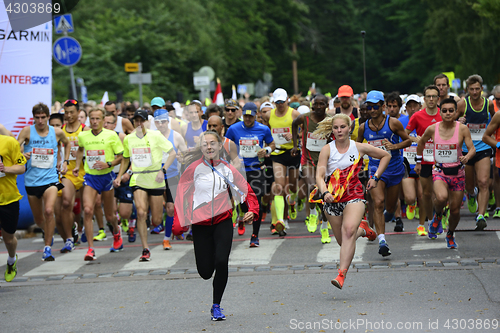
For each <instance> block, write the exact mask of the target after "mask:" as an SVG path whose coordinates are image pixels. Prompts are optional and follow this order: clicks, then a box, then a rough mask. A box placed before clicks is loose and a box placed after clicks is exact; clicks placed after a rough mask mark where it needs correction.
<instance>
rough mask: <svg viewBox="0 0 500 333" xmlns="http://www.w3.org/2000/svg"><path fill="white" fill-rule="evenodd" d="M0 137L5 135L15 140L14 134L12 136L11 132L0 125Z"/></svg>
mask: <svg viewBox="0 0 500 333" xmlns="http://www.w3.org/2000/svg"><path fill="white" fill-rule="evenodd" d="M0 135H6V136H11V137H13V138H15V136H14V134H12V132H11V131H9V130H8V129H6V128H5V126H4V125H2V124H0Z"/></svg>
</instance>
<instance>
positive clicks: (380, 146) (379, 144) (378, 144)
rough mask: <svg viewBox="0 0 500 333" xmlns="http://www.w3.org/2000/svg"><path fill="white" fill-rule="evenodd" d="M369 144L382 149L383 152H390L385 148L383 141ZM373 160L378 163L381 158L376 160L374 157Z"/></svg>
mask: <svg viewBox="0 0 500 333" xmlns="http://www.w3.org/2000/svg"><path fill="white" fill-rule="evenodd" d="M368 143H369V144H370V145H371V146H373V147H375V148H379V149H382V150H385V151H388V150H387V148H385V146H384V144H383V140H373V141H368ZM372 160H375V161H378V160H380V159H379V158H375V157H372Z"/></svg>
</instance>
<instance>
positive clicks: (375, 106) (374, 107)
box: [366, 105, 380, 111]
mask: <svg viewBox="0 0 500 333" xmlns="http://www.w3.org/2000/svg"><path fill="white" fill-rule="evenodd" d="M366 109H367V110H368V111H371V110H372V109H373V110H378V109H380V105H367V106H366Z"/></svg>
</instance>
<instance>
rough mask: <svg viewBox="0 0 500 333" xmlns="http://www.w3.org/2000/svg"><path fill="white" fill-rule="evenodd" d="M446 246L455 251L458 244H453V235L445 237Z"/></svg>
mask: <svg viewBox="0 0 500 333" xmlns="http://www.w3.org/2000/svg"><path fill="white" fill-rule="evenodd" d="M446 246H447V247H448V248H449V249H456V248H457V247H458V244H457V243H456V242H455V237H454V236H453V235H446Z"/></svg>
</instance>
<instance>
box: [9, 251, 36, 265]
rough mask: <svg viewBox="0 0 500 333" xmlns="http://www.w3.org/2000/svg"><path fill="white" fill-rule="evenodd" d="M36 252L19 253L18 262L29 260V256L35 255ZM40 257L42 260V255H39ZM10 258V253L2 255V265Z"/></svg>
mask: <svg viewBox="0 0 500 333" xmlns="http://www.w3.org/2000/svg"><path fill="white" fill-rule="evenodd" d="M34 254H35V252H17V260H21V259H24V258H27V257H29V256H32V255H34ZM38 254H39V255H40V258H41V257H42V253H40V252H39V253H38ZM8 257H9V254H8V253H0V263H1V264H2V265H3V264H4V263H6V262H7V258H8Z"/></svg>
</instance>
